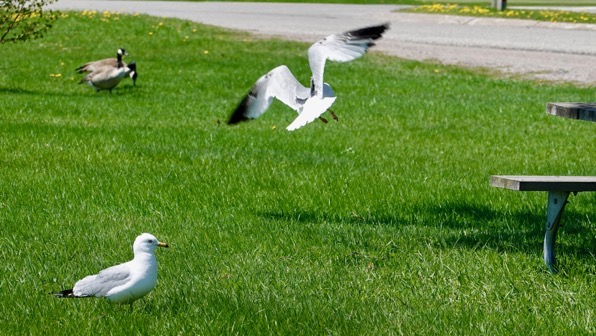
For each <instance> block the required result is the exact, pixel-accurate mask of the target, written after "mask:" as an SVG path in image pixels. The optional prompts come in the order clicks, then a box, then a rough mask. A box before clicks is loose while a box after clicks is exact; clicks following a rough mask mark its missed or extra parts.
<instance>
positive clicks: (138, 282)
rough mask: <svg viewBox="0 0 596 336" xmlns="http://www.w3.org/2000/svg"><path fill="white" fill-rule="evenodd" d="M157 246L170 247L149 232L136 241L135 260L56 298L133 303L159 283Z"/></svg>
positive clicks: (108, 270)
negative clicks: (100, 298) (156, 256)
mask: <svg viewBox="0 0 596 336" xmlns="http://www.w3.org/2000/svg"><path fill="white" fill-rule="evenodd" d="M157 247H168V244H166V243H160V242H159V241H158V240H157V238H155V237H154V236H153V235H151V234H149V233H143V234H141V235H140V236H138V237H137V238H136V239H135V242H134V244H133V246H132V249H133V252H134V258H133V259H132V260H131V261H129V262H125V263H123V264H120V265H116V266H112V267H110V268H106V269H104V270H103V271H101V272H99V273H98V274H95V275H89V276H87V277H85V278H83V279H81V280H79V281H77V283H75V285H74V288H72V289H66V290H63V291H60V292H58V293H54V295H55V296H57V297H60V298H83V297H92V296H95V297H106V298H108V300H110V301H111V302H115V303H128V304H130V306H131V308H132V303H133V302H134V301H135V300H137V299H140V298H141V297H143V296H145V295H146V294H147V293H149V292H150V291H151V290H152V289H153V288H154V287H155V283H156V282H157V261H156V260H155V254H153V252H154V251H155V249H156V248H157Z"/></svg>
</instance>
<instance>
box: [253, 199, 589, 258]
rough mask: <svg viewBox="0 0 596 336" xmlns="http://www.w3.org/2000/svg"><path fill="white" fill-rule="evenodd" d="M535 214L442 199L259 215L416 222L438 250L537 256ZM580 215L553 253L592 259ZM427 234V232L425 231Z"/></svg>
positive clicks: (540, 222)
mask: <svg viewBox="0 0 596 336" xmlns="http://www.w3.org/2000/svg"><path fill="white" fill-rule="evenodd" d="M541 211H542V212H540V213H536V212H532V211H531V210H527V211H524V210H520V211H518V212H502V211H498V210H495V209H493V208H492V207H490V206H487V205H478V204H467V203H446V204H442V205H425V206H418V207H416V208H414V209H413V210H412V209H411V210H410V211H408V215H407V216H403V217H401V216H399V215H397V214H396V213H395V212H394V213H393V214H389V213H387V214H382V215H379V214H374V213H372V214H366V215H359V214H356V213H350V214H345V215H344V214H333V213H332V212H329V213H327V212H309V211H304V212H299V211H292V212H288V213H284V212H281V211H280V212H264V213H260V214H259V215H260V216H261V217H263V218H268V219H274V220H284V221H298V222H303V223H317V222H319V223H321V222H327V223H344V224H351V225H372V226H374V225H382V226H393V227H396V228H398V227H403V226H418V227H425V228H429V229H431V230H434V231H435V232H436V234H437V235H440V236H439V237H437V239H434V240H433V241H434V244H435V246H436V247H439V248H466V249H479V248H489V249H493V250H495V251H498V252H523V253H527V254H530V255H537V256H542V248H543V245H542V244H543V241H544V234H545V226H546V204H545V205H544V208H543V209H542V210H541ZM590 224H591V222H590V221H589V220H586V214H585V213H581V212H579V211H578V210H576V209H573V205H571V206H569V207H568V208H567V209H566V210H565V213H564V215H563V218H562V222H561V227H560V229H559V233H558V235H557V243H556V245H555V251H556V253H557V255H571V256H573V258H578V259H582V260H586V261H593V260H594V250H593V247H594V246H596V236H595V235H594V234H593V228H592V227H591V225H590ZM431 234H432V233H431Z"/></svg>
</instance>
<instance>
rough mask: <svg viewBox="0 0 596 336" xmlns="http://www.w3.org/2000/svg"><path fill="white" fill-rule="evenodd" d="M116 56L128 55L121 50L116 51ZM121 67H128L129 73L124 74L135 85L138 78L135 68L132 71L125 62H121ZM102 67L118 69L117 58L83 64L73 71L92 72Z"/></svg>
mask: <svg viewBox="0 0 596 336" xmlns="http://www.w3.org/2000/svg"><path fill="white" fill-rule="evenodd" d="M118 54H120V55H122V56H127V55H128V53H127V52H126V50H124V49H123V48H120V49H118ZM131 63H134V62H131ZM122 65H124V67H128V68H129V69H131V71H127V72H126V75H127V76H129V77H130V78H131V79H132V84H133V85H136V82H137V77H138V73H137V70H136V66H135V67H134V70H132V67H130V66H128V65H127V64H126V63H125V62H122ZM129 65H130V64H129ZM103 66H111V67H114V68H116V67H118V58H116V57H111V58H106V59H102V60H99V61H93V62H88V63H85V64H83V65H81V66H80V67H78V68H76V69H75V71H76V72H78V73H84V72H93V71H95V70H96V69H98V68H101V67H103Z"/></svg>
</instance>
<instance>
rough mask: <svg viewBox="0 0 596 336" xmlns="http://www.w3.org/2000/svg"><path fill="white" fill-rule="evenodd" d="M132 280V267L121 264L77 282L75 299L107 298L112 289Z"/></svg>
mask: <svg viewBox="0 0 596 336" xmlns="http://www.w3.org/2000/svg"><path fill="white" fill-rule="evenodd" d="M130 278H131V275H130V267H128V266H127V263H125V264H120V265H116V266H112V267H110V268H106V269H105V270H103V271H101V272H99V274H96V275H89V276H87V277H85V278H83V279H81V280H79V281H77V283H76V284H75V286H74V288H73V290H72V291H73V293H74V296H75V297H87V296H98V297H100V296H105V295H106V294H107V293H108V292H109V291H110V290H111V289H112V288H115V287H118V286H121V285H123V284H125V283H127V282H128V281H130Z"/></svg>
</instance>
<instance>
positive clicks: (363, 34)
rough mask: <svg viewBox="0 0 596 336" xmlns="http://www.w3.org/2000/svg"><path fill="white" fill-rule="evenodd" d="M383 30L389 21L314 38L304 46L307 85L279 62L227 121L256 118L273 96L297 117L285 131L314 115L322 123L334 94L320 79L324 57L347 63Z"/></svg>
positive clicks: (255, 86) (231, 123)
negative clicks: (308, 81) (308, 78)
mask: <svg viewBox="0 0 596 336" xmlns="http://www.w3.org/2000/svg"><path fill="white" fill-rule="evenodd" d="M387 29H389V24H388V23H385V24H382V25H379V26H372V27H367V28H362V29H357V30H352V31H347V32H344V33H341V34H334V35H329V36H327V37H325V38H324V39H322V40H319V41H317V42H316V43H315V44H313V45H312V46H310V48H308V63H309V65H310V70H311V71H312V77H311V79H310V87H305V86H303V85H302V84H300V82H299V81H298V80H297V79H296V77H294V75H293V74H292V72H291V71H290V69H288V67H287V66H285V65H280V66H278V67H277V68H275V69H273V70H271V71H269V72H268V73H267V74H265V75H264V76H262V77H261V78H259V79H258V80H257V82H256V83H255V84H254V86H253V87H252V89H251V90H250V92H249V93H248V94H247V95H246V96H245V97H244V99H243V100H242V102H241V103H240V105H238V107H237V108H236V110H235V111H234V113H232V115H231V117H230V119H229V120H228V124H230V125H233V124H237V123H239V122H241V121H245V120H250V119H255V118H257V117H259V116H260V115H261V114H263V113H264V112H265V111H266V110H267V108H268V107H269V105H271V103H272V102H273V98H277V99H278V100H280V101H281V102H282V103H284V104H286V105H288V106H289V107H291V108H292V109H293V110H295V111H296V112H298V117H297V118H296V119H295V120H294V121H293V122H292V123H291V124H290V125H289V126H288V127H287V128H286V129H287V130H288V131H293V130H295V129H298V128H300V127H302V126H304V125H306V124H308V123H310V122H312V121H313V120H315V119H316V118H320V119H321V120H323V121H324V122H326V120H325V119H323V118H322V117H321V114H323V113H324V112H325V111H327V110H328V109H329V108H330V107H331V105H333V103H334V102H335V99H336V97H335V93H334V92H333V90H332V89H331V86H329V84H327V83H324V82H323V73H324V71H325V62H326V61H327V60H328V59H329V60H331V61H336V62H347V61H351V60H354V59H357V58H359V57H360V56H362V55H364V53H365V52H366V51H367V50H368V49H369V48H370V47H372V46H373V45H374V44H375V43H374V41H375V40H377V39H379V38H381V36H382V35H383V33H384V32H385V31H386V30H387ZM329 112H331V115H332V117H333V119H335V120H337V116H336V115H335V113H333V111H331V110H329Z"/></svg>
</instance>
